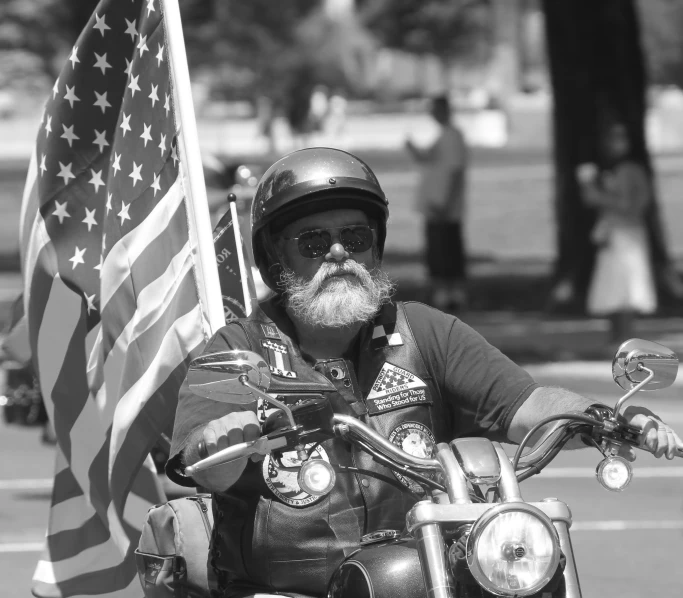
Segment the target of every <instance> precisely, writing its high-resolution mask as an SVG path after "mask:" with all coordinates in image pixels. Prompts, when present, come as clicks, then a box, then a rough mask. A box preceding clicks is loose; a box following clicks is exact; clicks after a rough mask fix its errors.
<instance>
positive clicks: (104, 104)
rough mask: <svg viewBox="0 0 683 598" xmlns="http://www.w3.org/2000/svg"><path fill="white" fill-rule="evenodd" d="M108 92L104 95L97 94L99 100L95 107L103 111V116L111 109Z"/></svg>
mask: <svg viewBox="0 0 683 598" xmlns="http://www.w3.org/2000/svg"><path fill="white" fill-rule="evenodd" d="M107 93H109V92H107V91H105V92H104V93H97V92H95V97H96V98H97V101H96V102H95V103H94V105H95V106H97V107H98V108H101V109H102V114H104V111H105V110H106V109H107V108H111V104H110V103H109V102H108V101H107Z"/></svg>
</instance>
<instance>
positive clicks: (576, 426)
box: [517, 422, 593, 482]
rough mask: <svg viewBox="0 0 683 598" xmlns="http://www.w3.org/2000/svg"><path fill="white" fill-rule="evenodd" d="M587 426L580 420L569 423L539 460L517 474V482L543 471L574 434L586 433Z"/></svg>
mask: <svg viewBox="0 0 683 598" xmlns="http://www.w3.org/2000/svg"><path fill="white" fill-rule="evenodd" d="M585 427H586V424H584V423H579V422H572V423H570V424H568V425H567V429H566V430H565V431H564V433H563V434H562V436H560V437H559V438H558V439H557V440H556V441H555V442H554V443H553V445H552V446H551V447H550V449H549V450H548V451H546V453H545V454H543V455H541V457H540V458H539V459H538V461H536V463H534V464H533V465H531V466H529V467H528V468H527V469H525V470H524V471H522V472H521V473H518V474H517V482H523V481H524V480H526V479H528V478H530V477H531V476H534V475H537V474H539V473H541V471H543V469H544V468H545V466H546V465H548V463H550V462H551V461H552V460H553V459H554V458H555V457H556V456H557V454H558V453H559V452H560V451H561V450H562V449H563V448H564V445H565V444H567V442H569V441H570V440H571V439H572V438H574V436H576V435H578V434H584V433H585ZM590 446H593V445H590Z"/></svg>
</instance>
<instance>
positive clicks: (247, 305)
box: [228, 193, 257, 315]
mask: <svg viewBox="0 0 683 598" xmlns="http://www.w3.org/2000/svg"><path fill="white" fill-rule="evenodd" d="M228 202H229V203H230V215H231V216H232V228H233V230H234V232H235V246H236V247H237V260H238V261H239V265H240V279H241V281H242V294H243V295H244V310H245V311H246V313H247V315H249V314H251V312H252V311H253V310H254V308H255V306H256V304H257V299H256V287H255V286H254V280H253V278H252V276H251V264H248V263H247V257H246V256H245V255H244V244H243V243H242V233H241V231H240V222H239V219H238V217H237V197H236V196H235V194H234V193H229V194H228Z"/></svg>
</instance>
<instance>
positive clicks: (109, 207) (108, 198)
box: [102, 193, 111, 242]
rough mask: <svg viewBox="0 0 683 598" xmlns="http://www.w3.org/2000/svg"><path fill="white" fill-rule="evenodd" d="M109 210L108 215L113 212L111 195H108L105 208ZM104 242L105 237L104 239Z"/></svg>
mask: <svg viewBox="0 0 683 598" xmlns="http://www.w3.org/2000/svg"><path fill="white" fill-rule="evenodd" d="M104 207H105V208H107V214H109V212H110V211H111V193H107V205H105V206H104ZM102 239H103V240H102V242H104V237H103V238H102Z"/></svg>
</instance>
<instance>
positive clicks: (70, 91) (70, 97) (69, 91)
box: [64, 85, 81, 108]
mask: <svg viewBox="0 0 683 598" xmlns="http://www.w3.org/2000/svg"><path fill="white" fill-rule="evenodd" d="M75 90H76V86H75V85H74V86H73V87H69V86H68V85H67V86H66V95H65V96H64V99H65V100H67V101H68V102H69V104H70V105H71V107H72V108H73V107H74V102H80V101H81V100H80V98H77V97H76V92H75Z"/></svg>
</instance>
